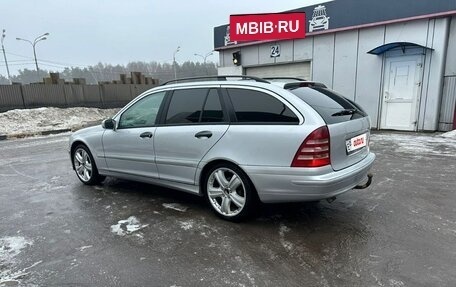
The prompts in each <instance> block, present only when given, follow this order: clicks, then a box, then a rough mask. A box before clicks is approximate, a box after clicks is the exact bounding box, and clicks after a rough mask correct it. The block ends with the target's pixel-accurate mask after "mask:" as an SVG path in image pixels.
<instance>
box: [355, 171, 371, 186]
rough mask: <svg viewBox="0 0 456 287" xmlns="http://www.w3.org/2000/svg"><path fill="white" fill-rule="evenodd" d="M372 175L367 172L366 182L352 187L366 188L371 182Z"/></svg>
mask: <svg viewBox="0 0 456 287" xmlns="http://www.w3.org/2000/svg"><path fill="white" fill-rule="evenodd" d="M372 177H373V175H372V173H370V172H369V173H368V174H367V182H366V183H365V184H362V185H357V186H355V187H354V189H365V188H368V187H369V185H371V183H372Z"/></svg>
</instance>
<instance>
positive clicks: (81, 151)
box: [71, 145, 106, 185]
mask: <svg viewBox="0 0 456 287" xmlns="http://www.w3.org/2000/svg"><path fill="white" fill-rule="evenodd" d="M71 159H72V161H73V167H74V171H75V172H76V176H77V177H78V179H79V180H80V181H81V182H82V183H84V184H87V185H96V184H99V183H101V182H102V181H103V180H104V179H105V178H106V177H105V176H102V175H100V174H99V173H98V169H97V165H96V164H95V160H94V159H93V156H92V153H91V152H90V150H89V149H88V148H87V146H85V145H78V146H76V148H75V149H74V150H73V154H72V155H71Z"/></svg>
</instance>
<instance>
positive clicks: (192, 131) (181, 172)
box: [154, 87, 229, 184]
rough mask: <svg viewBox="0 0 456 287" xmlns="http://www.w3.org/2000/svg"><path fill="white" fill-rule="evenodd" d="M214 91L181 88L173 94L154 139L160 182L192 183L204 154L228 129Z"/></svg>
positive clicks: (217, 96)
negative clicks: (161, 180)
mask: <svg viewBox="0 0 456 287" xmlns="http://www.w3.org/2000/svg"><path fill="white" fill-rule="evenodd" d="M221 103H222V101H221V98H220V94H219V91H218V89H217V88H215V87H214V88H210V87H208V88H184V89H178V90H175V91H174V92H173V94H172V95H171V98H170V99H169V103H168V104H167V108H166V109H165V110H166V111H167V112H166V113H164V114H163V119H162V124H161V125H160V126H159V127H157V130H156V131H155V136H154V145H155V154H156V163H157V168H158V172H159V175H160V179H163V180H170V181H175V182H181V183H186V184H195V173H196V169H197V167H198V164H199V162H200V161H201V159H202V158H203V157H204V155H205V154H206V153H207V152H208V151H209V150H210V149H211V148H212V147H213V146H214V145H215V144H216V143H217V141H218V140H219V139H220V138H221V137H222V136H223V135H224V134H225V132H226V130H227V129H228V126H229V124H228V120H227V117H226V116H227V115H226V113H224V111H223V108H222V104H221Z"/></svg>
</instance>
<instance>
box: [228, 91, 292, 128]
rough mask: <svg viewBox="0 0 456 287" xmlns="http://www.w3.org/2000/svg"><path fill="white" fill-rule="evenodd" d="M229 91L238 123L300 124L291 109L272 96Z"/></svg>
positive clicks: (251, 92) (253, 92) (261, 93)
mask: <svg viewBox="0 0 456 287" xmlns="http://www.w3.org/2000/svg"><path fill="white" fill-rule="evenodd" d="M227 91H228V94H229V96H230V99H231V103H232V104H233V108H234V112H235V114H236V119H237V121H238V122H241V123H284V124H293V123H295V124H297V123H299V118H298V117H297V116H296V115H295V114H294V113H293V112H292V111H291V110H290V108H288V107H287V106H286V105H285V104H284V103H282V102H281V101H279V100H278V99H276V98H274V97H273V96H271V95H268V94H266V93H263V92H259V91H254V90H248V89H227Z"/></svg>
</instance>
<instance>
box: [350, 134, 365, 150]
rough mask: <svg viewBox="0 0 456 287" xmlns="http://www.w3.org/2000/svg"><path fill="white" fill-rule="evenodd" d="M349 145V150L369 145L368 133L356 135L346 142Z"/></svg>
mask: <svg viewBox="0 0 456 287" xmlns="http://www.w3.org/2000/svg"><path fill="white" fill-rule="evenodd" d="M345 144H346V146H347V152H352V151H355V150H358V149H360V148H363V147H365V146H366V145H367V134H362V135H359V136H356V137H353V138H351V139H349V140H347V141H346V142H345Z"/></svg>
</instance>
